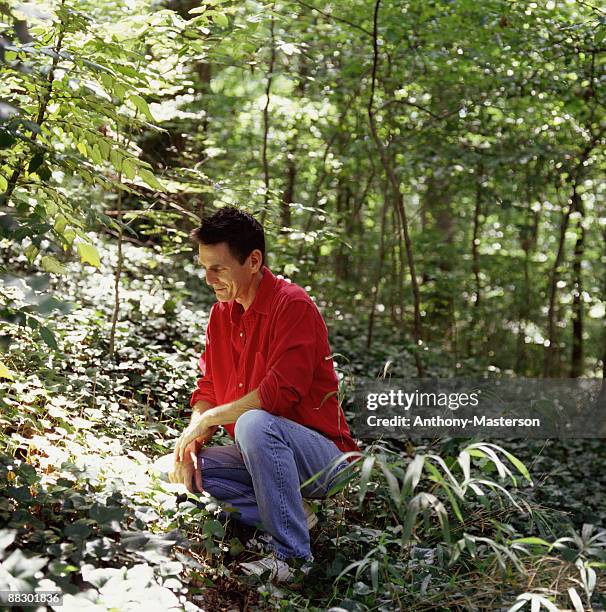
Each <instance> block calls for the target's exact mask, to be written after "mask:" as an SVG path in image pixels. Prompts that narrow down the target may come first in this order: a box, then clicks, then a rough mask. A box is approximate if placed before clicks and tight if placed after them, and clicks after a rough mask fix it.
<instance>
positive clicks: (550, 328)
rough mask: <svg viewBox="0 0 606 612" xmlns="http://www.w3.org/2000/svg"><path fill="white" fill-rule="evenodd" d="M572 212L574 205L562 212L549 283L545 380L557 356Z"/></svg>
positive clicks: (544, 363)
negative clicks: (562, 271)
mask: <svg viewBox="0 0 606 612" xmlns="http://www.w3.org/2000/svg"><path fill="white" fill-rule="evenodd" d="M571 212H572V205H568V206H567V208H566V210H565V211H563V212H562V220H561V222H560V236H559V239H558V250H557V253H556V258H555V261H554V263H553V268H552V270H551V280H550V282H549V307H548V310H547V341H548V343H549V344H548V346H547V347H545V353H544V361H543V376H544V377H545V378H548V377H550V376H551V375H552V374H553V371H554V361H555V356H556V349H557V346H556V343H557V334H556V325H555V319H556V297H557V292H558V281H559V280H560V266H561V265H562V262H563V260H564V243H565V239H566V230H567V229H568V223H569V221H570V213H571Z"/></svg>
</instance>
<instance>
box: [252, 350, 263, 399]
mask: <svg viewBox="0 0 606 612" xmlns="http://www.w3.org/2000/svg"><path fill="white" fill-rule="evenodd" d="M266 363H267V362H266V360H265V356H264V355H263V353H260V352H258V353H255V359H254V361H253V368H252V371H251V374H250V385H249V389H250V390H251V391H252V390H253V389H256V388H257V387H258V386H259V383H260V382H261V381H262V380H263V378H265V372H266Z"/></svg>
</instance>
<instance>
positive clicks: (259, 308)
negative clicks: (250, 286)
mask: <svg viewBox="0 0 606 612" xmlns="http://www.w3.org/2000/svg"><path fill="white" fill-rule="evenodd" d="M262 270H263V277H262V278H261V282H260V283H259V286H258V287H257V292H256V293H255V297H254V298H253V301H252V304H251V305H250V306H249V307H248V310H251V309H252V310H254V311H255V312H258V313H259V314H268V313H269V306H270V304H271V299H272V295H273V290H274V287H275V286H276V282H277V280H278V279H277V278H276V277H275V276H274V275H273V274H272V272H271V270H270V269H269V268H268V267H267V266H263V268H262ZM248 310H247V311H246V312H248ZM230 314H231V320H232V323H234V322H236V320H237V319H239V318H240V317H242V316H243V314H246V313H245V312H244V310H243V308H242V304H239V303H238V302H236V301H235V300H233V301H232V302H231V313H230Z"/></svg>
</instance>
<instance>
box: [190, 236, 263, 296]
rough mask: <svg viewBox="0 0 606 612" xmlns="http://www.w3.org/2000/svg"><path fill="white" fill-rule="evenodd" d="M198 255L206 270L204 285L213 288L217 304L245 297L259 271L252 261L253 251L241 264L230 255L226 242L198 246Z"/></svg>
mask: <svg viewBox="0 0 606 612" xmlns="http://www.w3.org/2000/svg"><path fill="white" fill-rule="evenodd" d="M198 253H199V260H200V264H201V265H202V267H203V268H204V269H205V270H206V283H207V284H208V285H209V286H210V287H212V288H213V290H214V292H215V295H216V297H217V300H218V301H219V302H229V301H230V300H235V299H237V298H244V297H246V295H247V293H248V291H249V288H250V286H251V284H252V282H253V278H254V276H255V274H256V272H257V271H258V269H259V266H258V265H255V261H254V260H255V257H254V256H253V254H254V253H255V251H253V253H251V254H250V255H249V256H248V257H247V259H246V261H245V262H244V263H243V264H241V263H240V262H239V261H238V260H237V259H236V258H235V257H234V256H233V255H232V254H231V252H230V250H229V247H228V245H227V242H219V243H218V244H200V245H199V246H198ZM259 253H260V251H259Z"/></svg>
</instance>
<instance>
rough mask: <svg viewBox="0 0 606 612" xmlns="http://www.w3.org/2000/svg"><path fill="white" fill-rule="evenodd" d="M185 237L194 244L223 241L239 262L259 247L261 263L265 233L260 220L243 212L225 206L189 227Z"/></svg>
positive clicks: (263, 254)
mask: <svg viewBox="0 0 606 612" xmlns="http://www.w3.org/2000/svg"><path fill="white" fill-rule="evenodd" d="M189 237H190V238H191V239H192V240H194V241H195V242H196V243H198V244H218V243H220V242H227V246H228V247H229V250H230V252H231V254H232V255H233V256H234V257H235V258H236V259H237V260H238V261H239V262H240V263H241V264H243V263H244V262H245V261H246V258H247V257H248V256H249V255H250V254H251V253H252V252H253V251H254V250H255V249H259V251H261V255H262V256H263V259H262V265H263V264H265V233H264V232H263V227H262V226H261V224H260V223H259V222H258V221H257V220H256V219H255V218H254V217H252V216H251V215H249V214H248V213H247V212H244V211H243V210H239V209H238V208H234V207H233V206H225V207H223V208H220V209H219V210H218V211H217V212H216V213H215V214H213V215H211V216H210V217H205V218H204V219H202V225H200V227H197V228H196V229H194V230H192V232H191V233H190V235H189Z"/></svg>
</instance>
